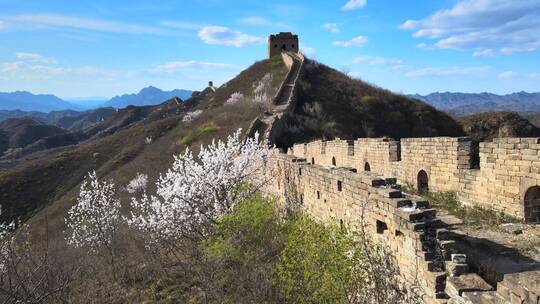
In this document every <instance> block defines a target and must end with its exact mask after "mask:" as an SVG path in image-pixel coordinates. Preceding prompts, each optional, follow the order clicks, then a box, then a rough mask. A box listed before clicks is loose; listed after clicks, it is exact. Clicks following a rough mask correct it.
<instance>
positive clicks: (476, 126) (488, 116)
mask: <svg viewBox="0 0 540 304" xmlns="http://www.w3.org/2000/svg"><path fill="white" fill-rule="evenodd" d="M458 122H459V124H461V125H462V126H463V129H464V131H465V132H466V133H467V135H469V136H470V137H471V139H473V140H475V141H478V142H481V141H491V140H492V139H493V138H497V137H540V129H539V128H538V127H536V126H535V125H533V124H531V122H529V121H528V120H527V119H525V118H523V117H521V116H520V115H519V114H517V113H514V112H486V113H480V114H474V115H469V116H465V117H462V118H460V119H459V120H458Z"/></svg>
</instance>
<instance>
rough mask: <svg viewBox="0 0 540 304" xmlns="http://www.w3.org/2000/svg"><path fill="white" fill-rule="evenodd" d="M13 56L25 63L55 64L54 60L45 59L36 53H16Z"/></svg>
mask: <svg viewBox="0 0 540 304" xmlns="http://www.w3.org/2000/svg"><path fill="white" fill-rule="evenodd" d="M15 56H16V57H17V59H20V60H23V61H27V62H33V63H44V64H50V63H56V61H55V60H54V59H51V58H47V57H45V56H43V55H40V54H36V53H26V52H18V53H15Z"/></svg>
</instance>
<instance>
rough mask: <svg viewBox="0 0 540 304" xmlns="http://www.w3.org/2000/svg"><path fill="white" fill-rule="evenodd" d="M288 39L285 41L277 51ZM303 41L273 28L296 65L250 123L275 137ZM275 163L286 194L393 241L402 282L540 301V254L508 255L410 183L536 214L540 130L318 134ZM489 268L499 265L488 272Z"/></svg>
mask: <svg viewBox="0 0 540 304" xmlns="http://www.w3.org/2000/svg"><path fill="white" fill-rule="evenodd" d="M285 34H287V33H285ZM276 37H278V38H276ZM276 39H277V40H279V43H277V42H276V41H277V40H276ZM282 40H283V41H282ZM281 43H283V46H282V48H283V50H280V51H276V48H279V45H280V44H281ZM289 44H291V45H289ZM295 45H296V47H297V46H298V38H297V37H296V36H291V35H283V34H280V35H277V36H270V38H269V49H268V53H269V57H271V56H272V55H279V54H280V55H281V56H282V58H283V60H284V62H285V64H286V66H287V67H288V68H289V72H288V75H287V77H286V80H285V81H284V82H283V84H282V85H281V87H280V88H279V90H278V92H277V94H276V96H275V97H274V102H273V103H274V109H273V110H272V111H271V112H269V113H267V114H266V117H264V118H262V119H257V120H255V121H254V122H253V123H252V125H251V127H250V130H249V133H250V134H254V133H255V131H258V132H259V133H260V134H263V137H264V138H265V139H266V140H268V141H269V142H270V143H272V142H273V141H274V139H275V138H276V137H277V136H280V133H281V128H282V127H283V126H282V125H283V124H285V122H284V120H283V119H282V117H283V115H284V114H285V113H286V111H287V110H288V109H290V108H291V106H292V105H294V103H295V94H296V82H297V80H298V79H299V77H300V76H301V75H302V71H303V66H304V61H305V59H304V57H303V55H302V54H301V53H299V51H298V49H297V48H296V49H294V46H295ZM291 46H292V48H291ZM269 163H270V168H271V169H270V170H269V172H271V174H272V175H273V178H272V179H271V180H272V182H271V184H270V185H269V186H268V189H267V191H268V192H270V193H272V194H273V195H275V196H276V197H277V198H278V199H280V200H281V201H283V202H284V201H287V200H290V199H291V196H294V199H296V200H299V201H300V202H301V206H302V209H303V210H304V211H305V212H306V213H307V214H309V215H311V216H313V217H314V218H315V219H317V220H319V221H321V222H323V223H329V224H330V223H334V224H340V225H349V226H351V227H357V228H359V227H360V226H363V227H364V228H365V232H366V234H368V235H369V236H370V237H371V238H372V239H373V240H375V241H377V242H379V243H381V244H385V245H388V246H389V248H390V251H391V253H392V255H393V258H394V259H395V261H396V262H397V265H398V267H399V270H400V278H401V280H402V283H403V285H404V286H405V287H407V288H408V289H410V290H415V292H416V293H418V294H419V295H420V296H421V297H422V300H423V302H424V303H453V304H456V303H467V304H473V303H481V304H483V303H486V304H487V303H501V304H502V303H512V304H513V303H532V304H540V263H539V262H538V261H537V260H534V259H530V258H528V257H521V256H520V257H519V258H516V257H515V256H512V257H508V256H506V255H505V254H504V253H505V251H508V250H509V249H508V248H506V247H504V246H503V245H500V244H496V243H493V242H491V241H490V240H484V239H476V238H474V237H472V236H468V235H460V232H459V231H454V230H453V229H452V227H451V225H449V224H448V223H446V222H445V221H444V220H442V219H441V218H440V217H438V216H437V212H436V210H435V209H432V208H430V204H429V202H428V201H427V200H425V199H424V198H422V197H421V196H417V195H411V194H408V193H405V192H404V191H402V190H401V188H402V187H401V185H403V184H405V185H407V186H409V187H414V188H416V189H417V190H419V191H420V192H422V191H427V190H430V191H452V192H455V193H456V195H457V198H458V200H459V201H460V202H461V203H463V204H467V205H471V206H480V207H482V208H486V209H490V210H497V211H500V212H502V213H505V214H508V215H511V216H513V217H517V218H519V219H521V220H522V221H523V222H526V223H533V224H537V223H539V222H540V186H539V185H540V138H497V139H494V140H493V141H492V142H483V143H480V144H479V145H475V143H474V142H472V141H471V140H470V139H469V138H467V137H457V138H452V137H432V138H403V139H401V140H394V139H391V138H360V139H356V140H341V139H336V140H332V141H322V140H318V141H314V142H310V143H302V144H295V145H294V146H293V147H290V148H289V149H288V152H287V153H283V152H281V153H280V152H276V153H274V154H273V155H272V156H271V158H270V161H269ZM510 251H511V250H510ZM518 256H519V254H518ZM480 268H483V269H484V270H487V272H488V273H490V274H489V275H487V276H486V275H484V276H483V277H482V276H480V275H479V274H478V273H477V270H478V269H480ZM485 272H486V271H485ZM488 282H489V283H488Z"/></svg>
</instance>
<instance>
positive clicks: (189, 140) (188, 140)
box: [180, 134, 195, 146]
mask: <svg viewBox="0 0 540 304" xmlns="http://www.w3.org/2000/svg"><path fill="white" fill-rule="evenodd" d="M194 140H195V136H193V135H192V134H188V135H185V136H182V137H180V143H181V144H182V145H184V146H188V145H190V144H191V143H192V142H193V141H194Z"/></svg>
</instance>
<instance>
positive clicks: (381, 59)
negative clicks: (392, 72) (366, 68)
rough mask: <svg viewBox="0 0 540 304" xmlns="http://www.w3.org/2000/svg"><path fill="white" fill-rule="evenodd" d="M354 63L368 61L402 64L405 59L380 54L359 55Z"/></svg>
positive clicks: (367, 62) (373, 63)
mask: <svg viewBox="0 0 540 304" xmlns="http://www.w3.org/2000/svg"><path fill="white" fill-rule="evenodd" d="M353 63H366V64H369V65H392V66H398V65H402V63H403V60H401V59H397V58H386V57H379V56H375V57H373V56H359V57H356V58H354V59H353Z"/></svg>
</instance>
